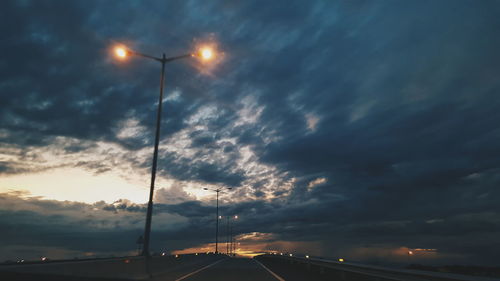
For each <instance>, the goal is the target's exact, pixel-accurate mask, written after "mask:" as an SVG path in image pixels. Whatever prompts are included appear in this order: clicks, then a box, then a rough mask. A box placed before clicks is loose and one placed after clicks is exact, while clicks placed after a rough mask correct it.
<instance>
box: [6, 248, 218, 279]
mask: <svg viewBox="0 0 500 281" xmlns="http://www.w3.org/2000/svg"><path fill="white" fill-rule="evenodd" d="M221 257H223V255H215V254H201V253H200V254H184V255H167V256H152V257H150V258H149V260H148V261H147V262H146V258H145V257H143V256H133V257H118V258H108V259H106V258H100V259H87V260H58V261H54V260H52V261H46V262H36V263H16V264H12V265H1V266H0V273H1V272H11V273H12V272H15V273H16V272H17V273H23V274H40V275H50V274H53V275H58V276H74V277H88V278H123V279H128V280H145V279H148V278H150V277H151V276H153V275H161V274H162V273H164V272H165V271H166V270H168V269H170V268H173V267H175V266H178V265H183V264H187V263H193V262H197V261H201V260H207V259H217V258H221Z"/></svg>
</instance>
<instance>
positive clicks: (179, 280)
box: [175, 259, 226, 281]
mask: <svg viewBox="0 0 500 281" xmlns="http://www.w3.org/2000/svg"><path fill="white" fill-rule="evenodd" d="M224 260H226V259H221V260H218V261H216V262H214V263H211V264H209V265H207V266H205V267H202V268H200V269H198V270H196V271H193V272H191V273H189V274H186V275H184V276H182V277H180V278H178V279H175V281H181V280H184V279H186V278H188V277H189V276H192V275H195V274H196V273H198V272H200V271H202V270H205V269H207V268H209V267H211V266H214V265H216V264H218V263H219V262H221V261H224Z"/></svg>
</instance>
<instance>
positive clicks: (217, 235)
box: [203, 187, 233, 254]
mask: <svg viewBox="0 0 500 281" xmlns="http://www.w3.org/2000/svg"><path fill="white" fill-rule="evenodd" d="M203 189H204V190H210V191H214V192H216V193H217V200H216V201H217V207H216V209H215V210H216V211H215V213H216V216H215V253H216V254H218V253H219V220H220V219H222V217H221V216H219V192H221V191H222V190H223V189H222V188H216V189H209V188H206V187H205V188H203ZM227 189H229V190H230V189H233V188H232V187H228V188H227ZM222 251H224V250H222Z"/></svg>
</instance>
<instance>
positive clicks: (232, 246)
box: [229, 215, 238, 256]
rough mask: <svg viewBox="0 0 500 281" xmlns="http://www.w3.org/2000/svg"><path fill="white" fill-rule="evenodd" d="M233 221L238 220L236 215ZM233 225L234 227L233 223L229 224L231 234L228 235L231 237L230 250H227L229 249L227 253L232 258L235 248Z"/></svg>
mask: <svg viewBox="0 0 500 281" xmlns="http://www.w3.org/2000/svg"><path fill="white" fill-rule="evenodd" d="M233 219H234V220H237V219H238V216H237V215H236V216H234V217H233ZM233 225H234V223H233V224H231V230H230V233H231V235H230V237H231V244H230V248H229V249H230V251H229V253H230V254H231V255H232V256H234V252H235V246H234V245H235V241H234V232H233Z"/></svg>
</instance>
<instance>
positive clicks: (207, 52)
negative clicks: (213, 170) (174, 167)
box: [114, 46, 215, 256]
mask: <svg viewBox="0 0 500 281" xmlns="http://www.w3.org/2000/svg"><path fill="white" fill-rule="evenodd" d="M114 52H115V55H116V56H117V57H118V58H120V59H126V58H127V57H129V56H131V55H135V56H139V57H143V58H148V59H152V60H155V61H158V62H160V63H161V76H160V97H159V99H158V111H157V114H156V134H155V146H154V152H153V165H152V168H151V186H150V189H149V201H148V209H147V212H146V225H145V228H144V245H143V249H142V255H144V256H149V255H150V253H149V240H150V234H151V217H152V215H153V194H154V189H155V179H156V166H157V162H158V144H159V142H160V123H161V110H162V101H163V84H164V80H165V64H166V63H167V62H171V61H174V60H178V59H184V58H190V57H199V58H201V59H203V60H205V61H208V60H211V59H212V58H213V57H214V56H215V55H214V52H213V51H212V49H210V48H208V47H205V48H202V49H200V50H198V54H192V53H190V54H184V55H181V56H176V57H168V58H167V57H166V56H165V54H163V55H162V56H161V57H155V56H150V55H146V54H142V53H139V52H136V51H133V50H130V49H128V48H126V47H124V46H117V47H116V48H115V50H114Z"/></svg>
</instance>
